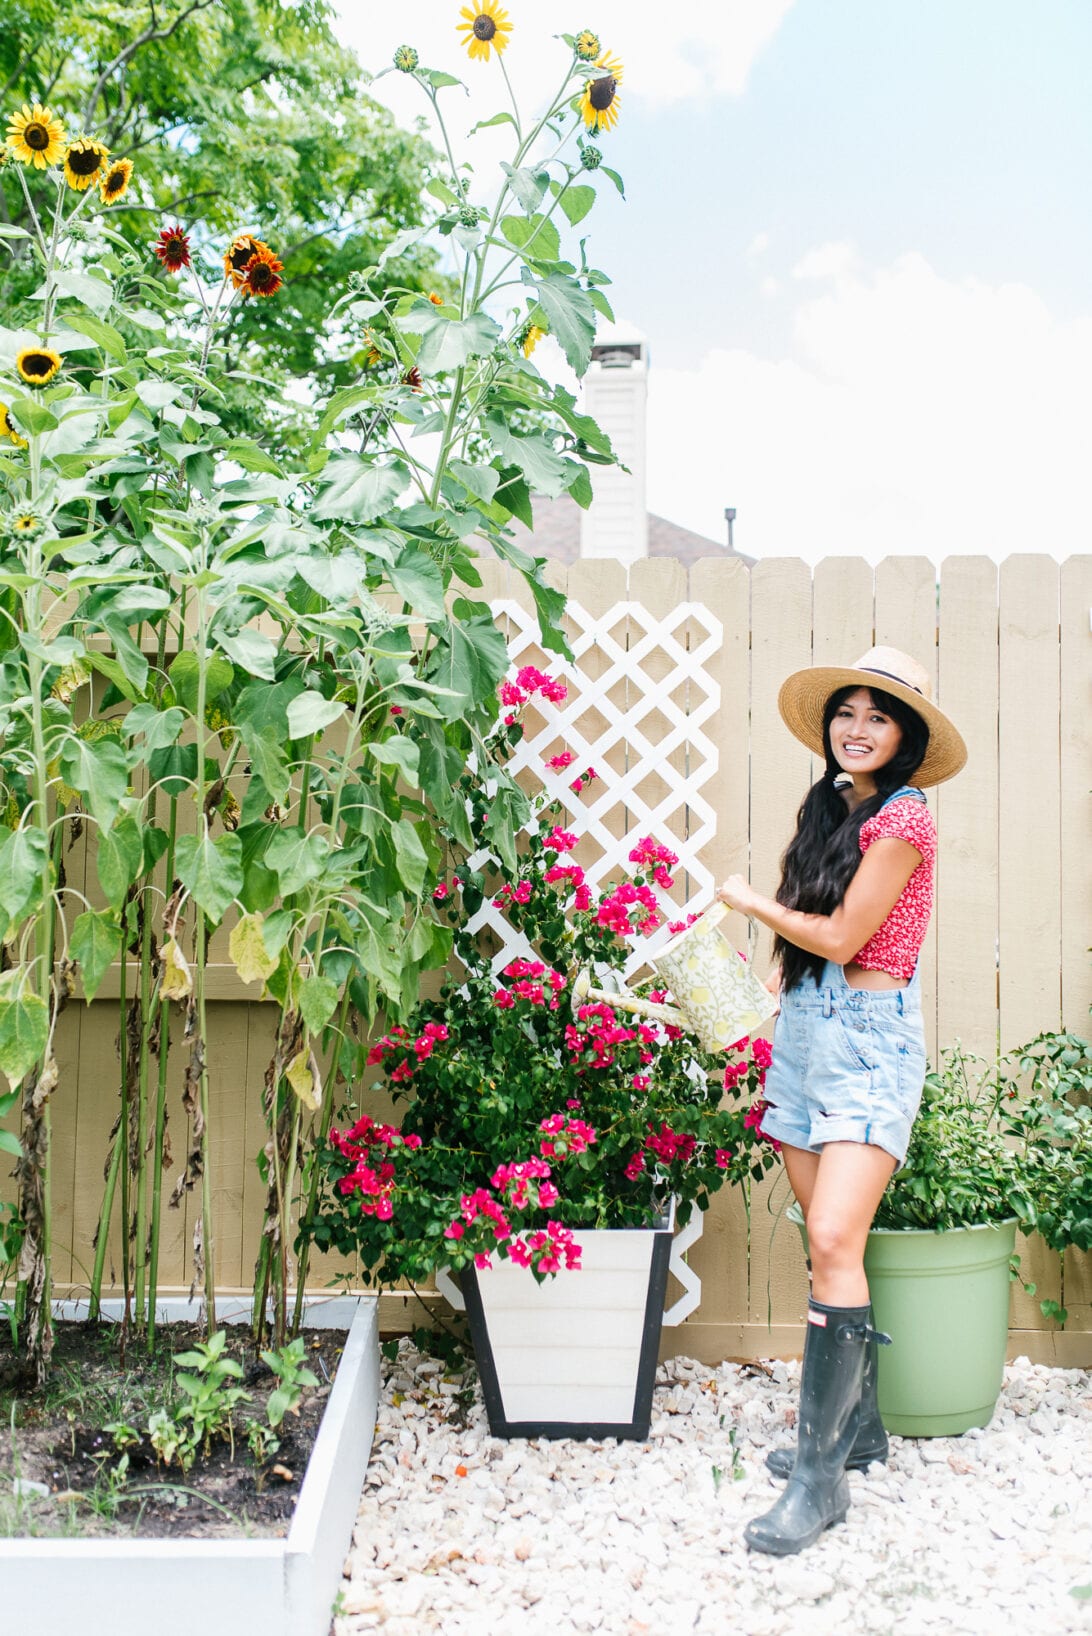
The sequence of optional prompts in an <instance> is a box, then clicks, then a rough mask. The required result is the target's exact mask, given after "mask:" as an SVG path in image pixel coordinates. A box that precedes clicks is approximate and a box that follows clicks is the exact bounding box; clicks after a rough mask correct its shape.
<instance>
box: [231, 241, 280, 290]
mask: <svg viewBox="0 0 1092 1636" xmlns="http://www.w3.org/2000/svg"><path fill="white" fill-rule="evenodd" d="M283 271H284V262H283V261H278V260H277V258H276V256H275V255H274V254H273V252H272V250H271V249H270V248H269V246H268V244H263V245H262V246H261V248H260V249H259V250H257V251H256V252H255V253H254V255H252V256H251V258H250V260H249V261H248V262H247V264H246V266H245V267H244V268H243V278H242V283H241V284H240V286H239V288H240V289H241V290H242V292H243V294H244V295H257V296H262V297H263V298H264V297H266V296H270V295H276V293H277V291H278V290H279V289H280V287H281V285H282V284H283V283H284V279H283V278H282V277H281V273H282V272H283Z"/></svg>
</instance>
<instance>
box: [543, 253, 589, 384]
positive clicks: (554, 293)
mask: <svg viewBox="0 0 1092 1636" xmlns="http://www.w3.org/2000/svg"><path fill="white" fill-rule="evenodd" d="M532 282H533V285H534V289H535V290H536V292H537V294H538V299H539V302H540V304H541V306H542V308H543V310H544V311H545V313H546V315H547V317H548V318H549V320H550V333H551V335H553V336H554V337H555V339H556V340H557V341H558V342H559V343H560V345H561V347H562V350H563V351H564V353H565V356H566V358H567V359H568V360H569V363H570V364H571V365H572V367H573V369H575V371H576V373H577V374H578V375H583V374H584V372H585V370H586V369H587V367H588V365H589V364H590V363H591V349H592V342H593V341H594V340H595V308H594V306H593V305H592V301H591V297H590V296H589V295H588V293H587V291H586V290H582V289H581V287H580V285H579V284H578V283H577V282H576V280H575V279H572V278H566V277H565V275H564V274H563V273H551V274H550V276H549V277H548V278H541V279H536V280H533V281H532Z"/></svg>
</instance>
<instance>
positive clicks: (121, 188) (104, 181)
mask: <svg viewBox="0 0 1092 1636" xmlns="http://www.w3.org/2000/svg"><path fill="white" fill-rule="evenodd" d="M132 174H133V161H132V160H131V159H115V160H114V162H113V164H112V165H111V166H110V168H109V169H108V170H107V171H106V173H105V174H104V175H103V176H100V177H99V198H100V199H101V200H102V202H103V204H104V205H112V204H117V202H118V200H119V199H124V197H125V195H126V193H127V192H128V191H129V182H130V180H131V178H132Z"/></svg>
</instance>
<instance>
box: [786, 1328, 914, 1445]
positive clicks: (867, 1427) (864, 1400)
mask: <svg viewBox="0 0 1092 1636" xmlns="http://www.w3.org/2000/svg"><path fill="white" fill-rule="evenodd" d="M872 1316H873V1314H872V1308H871V1307H869V1309H868V1322H869V1326H870V1327H871V1324H872ZM890 1345H891V1338H890V1336H888V1335H881V1334H880V1333H879V1332H878V1331H877V1330H872V1334H871V1337H870V1339H869V1342H868V1346H867V1348H866V1350H865V1361H864V1373H863V1374H862V1376H861V1418H860V1421H859V1422H858V1425H857V1437H856V1440H855V1442H854V1444H853V1447H852V1448H851V1449H850V1451H849V1459H848V1460H847V1461H846V1470H847V1471H864V1469H865V1468H866V1466H870V1465H871V1464H872V1462H873V1460H879V1461H880V1462H881V1464H882V1463H883V1462H885V1461H886V1459H887V1456H888V1452H889V1447H890V1445H889V1444H888V1441H887V1432H886V1431H885V1429H884V1423H883V1421H882V1420H881V1419H880V1406H879V1404H878V1402H877V1401H876V1383H877V1375H878V1367H877V1365H878V1361H879V1360H878V1352H879V1347H880V1346H890ZM795 1462H796V1450H795V1449H794V1448H793V1449H771V1450H770V1452H769V1454H767V1456H766V1464H767V1466H768V1467H769V1469H770V1470H771V1471H772V1472H773V1474H774V1476H775V1477H791V1476H792V1468H793V1465H794V1464H795Z"/></svg>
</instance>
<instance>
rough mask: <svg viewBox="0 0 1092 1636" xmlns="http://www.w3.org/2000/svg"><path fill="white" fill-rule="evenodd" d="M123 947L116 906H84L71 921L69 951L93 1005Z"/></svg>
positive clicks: (85, 997) (85, 992) (89, 1001)
mask: <svg viewBox="0 0 1092 1636" xmlns="http://www.w3.org/2000/svg"><path fill="white" fill-rule="evenodd" d="M120 950H121V924H120V922H119V920H118V917H117V914H116V913H115V911H114V910H113V909H98V910H95V909H85V910H84V912H83V914H82V915H77V916H76V918H75V920H74V921H73V923H72V936H71V937H70V938H69V940H68V952H69V954H70V955H71V956H72V959H73V960H75V962H76V964H77V965H78V966H79V968H80V978H81V980H82V982H83V996H84V999H85V1000H86V1001H87V1003H88V1005H90V1003H91V1001H92V1000H93V999H94V998H95V995H96V994H97V993H98V990H99V985H100V984H101V982H102V980H103V978H104V977H105V976H106V973H107V971H108V970H109V969H110V966H111V965H112V963H113V962H114V960H116V958H117V956H118V954H119V952H120Z"/></svg>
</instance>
